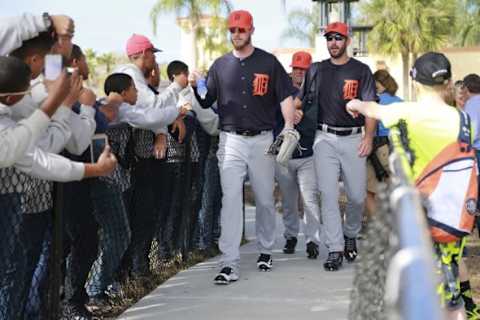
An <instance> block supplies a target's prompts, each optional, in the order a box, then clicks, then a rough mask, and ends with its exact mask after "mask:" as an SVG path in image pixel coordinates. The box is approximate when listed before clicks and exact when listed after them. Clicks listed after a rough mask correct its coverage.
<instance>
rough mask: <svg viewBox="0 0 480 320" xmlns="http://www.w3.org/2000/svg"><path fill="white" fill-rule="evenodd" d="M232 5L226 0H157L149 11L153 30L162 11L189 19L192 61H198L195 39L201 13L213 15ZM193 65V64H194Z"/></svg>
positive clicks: (198, 31) (200, 28)
mask: <svg viewBox="0 0 480 320" xmlns="http://www.w3.org/2000/svg"><path fill="white" fill-rule="evenodd" d="M231 8H232V5H231V3H230V1H228V0H157V2H156V3H155V5H154V6H153V8H152V10H151V11H150V19H151V21H152V26H153V32H154V34H156V32H157V19H158V17H159V15H161V14H163V13H170V12H174V13H175V14H176V16H177V18H180V17H184V18H188V19H189V22H190V23H189V25H188V26H187V28H189V31H190V32H191V33H192V43H193V48H194V49H193V52H192V54H193V61H194V62H195V65H196V64H197V62H198V47H197V39H198V38H199V37H201V36H202V28H203V27H202V24H201V19H202V15H204V14H205V13H212V14H213V16H215V15H218V14H219V13H220V12H222V11H225V12H230V11H231ZM194 67H195V66H194Z"/></svg>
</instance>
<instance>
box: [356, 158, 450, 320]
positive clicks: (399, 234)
mask: <svg viewBox="0 0 480 320" xmlns="http://www.w3.org/2000/svg"><path fill="white" fill-rule="evenodd" d="M405 163H406V162H405V161H402V157H401V156H400V155H399V154H398V153H393V154H392V155H391V157H390V168H391V169H392V175H391V176H392V181H391V183H390V184H389V185H388V186H387V185H386V184H380V185H379V188H378V193H377V197H378V205H377V214H376V216H375V217H374V218H373V219H372V220H371V221H370V222H369V224H368V226H367V230H366V231H365V239H364V240H363V241H361V243H360V256H359V258H360V259H359V262H358V264H357V265H356V270H355V277H354V285H353V290H352V299H351V304H350V310H349V319H351V320H360V319H362V320H379V319H385V320H386V319H389V320H397V319H402V320H420V319H422V320H423V319H435V320H442V319H444V314H443V310H442V308H441V306H440V298H439V296H438V295H437V293H436V284H437V283H438V279H437V272H436V269H435V264H434V253H433V245H432V241H431V239H430V235H429V231H428V228H427V222H426V217H425V213H424V211H423V208H422V206H421V201H420V196H419V194H418V192H417V191H416V190H415V188H414V186H413V185H412V183H411V180H410V179H409V178H408V175H407V173H406V172H407V171H408V169H409V168H408V167H406V166H404V164H405Z"/></svg>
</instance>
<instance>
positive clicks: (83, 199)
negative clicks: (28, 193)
mask: <svg viewBox="0 0 480 320" xmlns="http://www.w3.org/2000/svg"><path fill="white" fill-rule="evenodd" d="M92 181H93V180H92V179H89V180H83V181H79V182H70V183H66V184H65V185H64V188H65V204H64V212H65V227H66V236H67V239H66V240H68V241H65V243H67V248H65V249H66V251H68V252H69V255H68V259H67V263H66V272H65V278H66V286H65V287H66V290H65V299H66V301H67V302H68V303H69V304H73V305H80V306H81V305H83V304H85V303H86V302H87V300H88V295H87V292H86V290H85V284H86V282H87V279H88V274H89V272H90V269H91V268H92V265H93V262H94V261H95V259H96V258H97V255H98V242H99V239H98V229H99V226H98V224H97V221H96V220H95V217H94V216H93V202H92V199H91V183H92Z"/></svg>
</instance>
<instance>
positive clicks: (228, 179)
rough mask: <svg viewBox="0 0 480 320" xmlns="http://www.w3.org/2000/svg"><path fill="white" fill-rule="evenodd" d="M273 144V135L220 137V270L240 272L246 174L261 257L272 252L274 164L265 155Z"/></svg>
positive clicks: (221, 135)
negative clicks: (226, 269) (230, 269)
mask: <svg viewBox="0 0 480 320" xmlns="http://www.w3.org/2000/svg"><path fill="white" fill-rule="evenodd" d="M272 142H273V135H272V132H271V131H266V132H264V133H262V134H259V135H256V136H253V137H246V136H240V135H236V134H233V133H227V132H223V131H222V132H221V133H220V142H219V148H218V152H217V157H218V166H219V169H220V182H221V185H222V192H223V197H222V211H221V218H220V224H221V235H220V239H219V247H220V251H221V252H222V253H223V255H222V258H221V261H220V267H221V268H222V267H225V266H228V267H231V268H232V269H234V270H235V271H237V272H238V266H239V262H240V251H239V247H240V241H241V238H242V231H243V212H242V204H243V202H242V200H243V199H242V190H243V183H244V180H245V177H246V175H247V174H248V177H249V179H250V184H251V186H252V190H253V193H254V197H255V205H256V220H255V221H256V222H255V229H256V237H257V239H256V241H257V248H258V250H259V252H260V253H265V254H271V252H272V248H273V245H274V243H275V206H274V199H273V189H274V174H275V160H274V158H273V157H272V156H267V155H266V154H265V152H266V150H267V149H268V147H269V146H270V144H271V143H272Z"/></svg>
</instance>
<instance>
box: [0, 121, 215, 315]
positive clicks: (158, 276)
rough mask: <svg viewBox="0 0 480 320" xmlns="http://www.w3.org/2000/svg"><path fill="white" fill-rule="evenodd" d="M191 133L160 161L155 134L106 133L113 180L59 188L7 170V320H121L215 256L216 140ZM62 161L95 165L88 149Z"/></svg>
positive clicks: (0, 294)
mask: <svg viewBox="0 0 480 320" xmlns="http://www.w3.org/2000/svg"><path fill="white" fill-rule="evenodd" d="M186 125H187V127H188V130H187V132H188V134H187V137H186V138H185V140H184V142H183V143H178V142H177V141H176V139H175V138H174V137H173V136H171V135H169V136H168V149H167V158H166V159H163V160H157V159H154V158H153V157H152V155H153V144H154V140H155V136H154V135H153V133H151V132H148V131H144V130H139V129H133V128H131V127H130V126H128V125H125V124H121V125H116V126H111V127H109V128H108V130H107V132H106V134H107V136H108V140H109V144H110V146H111V148H112V151H113V152H114V154H115V155H116V157H117V159H118V161H119V166H118V167H117V169H116V170H115V171H114V173H113V174H112V175H111V176H109V177H107V178H95V179H86V180H83V181H79V182H70V183H64V184H56V185H55V186H54V184H52V183H50V182H46V181H42V180H40V179H36V178H32V177H30V176H28V175H26V174H24V173H22V172H20V171H18V170H17V169H15V168H6V169H1V170H0V212H1V214H0V228H1V232H0V276H1V277H0V319H2V320H4V319H5V320H10V319H15V320H17V319H35V320H37V319H49V320H50V319H60V318H62V319H73V318H75V317H76V318H79V317H78V316H79V315H84V316H85V315H86V314H87V313H86V312H93V313H94V314H97V315H99V316H104V315H108V314H109V315H114V314H116V313H118V312H119V311H121V310H122V306H123V307H125V305H127V304H131V303H132V302H134V301H135V300H136V299H139V298H140V297H141V295H142V294H144V293H145V290H148V289H152V288H153V287H155V286H156V285H158V283H159V282H160V281H162V280H163V279H164V278H165V277H167V276H169V275H170V274H171V273H174V272H177V271H178V268H179V267H181V266H182V265H183V264H185V263H189V261H190V259H191V258H192V257H193V258H194V259H198V258H199V257H200V256H201V257H206V256H208V255H213V254H214V253H216V252H218V251H217V249H216V240H217V239H218V236H219V233H220V232H219V215H220V214H219V213H220V199H221V190H220V181H219V173H218V166H217V163H216V156H215V153H216V149H217V148H218V138H217V137H211V136H209V135H208V134H206V133H205V132H204V131H203V130H202V129H201V127H200V126H199V125H198V123H197V122H196V120H195V119H193V118H191V119H187V120H186ZM64 155H65V156H67V157H69V158H71V159H72V160H75V161H82V162H89V161H90V151H89V150H87V151H86V152H85V153H84V154H83V155H81V156H73V155H71V154H68V153H66V152H65V153H64ZM195 252H198V253H199V254H195ZM170 269H171V270H170ZM165 272H166V273H165ZM145 283H149V285H145ZM85 306H86V307H85ZM86 308H88V311H87V309H86ZM82 319H83V318H82Z"/></svg>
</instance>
